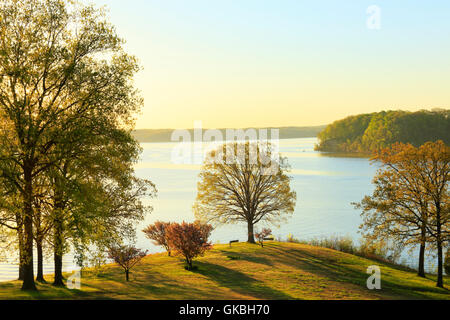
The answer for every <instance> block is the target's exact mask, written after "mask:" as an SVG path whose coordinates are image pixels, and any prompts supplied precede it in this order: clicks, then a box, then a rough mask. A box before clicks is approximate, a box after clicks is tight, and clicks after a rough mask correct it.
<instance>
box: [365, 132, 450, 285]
mask: <svg viewBox="0 0 450 320" xmlns="http://www.w3.org/2000/svg"><path fill="white" fill-rule="evenodd" d="M374 159H375V160H377V161H379V163H380V164H381V166H382V167H381V169H380V170H379V171H378V173H377V175H376V176H375V178H374V184H375V191H374V193H373V195H372V196H370V197H369V196H367V197H365V198H364V200H363V201H362V202H361V203H360V204H358V205H357V207H360V208H362V209H363V210H364V211H363V218H364V224H363V225H362V226H361V228H362V229H364V230H365V231H366V232H367V233H369V234H370V236H371V237H374V238H393V239H394V240H396V241H402V242H403V243H404V244H405V245H409V244H417V243H419V244H420V254H419V275H420V276H425V267H424V261H425V248H426V244H427V243H431V244H432V245H433V246H434V247H435V248H436V249H437V255H438V281H437V286H438V287H443V278H442V274H443V246H444V245H445V244H446V243H448V241H449V228H450V216H449V215H450V214H449V191H448V182H449V169H450V165H449V163H450V148H449V147H448V146H446V145H445V144H444V143H443V142H442V141H438V142H435V143H433V142H428V143H425V144H424V145H423V146H421V147H419V148H416V147H414V146H412V145H410V144H408V145H405V144H401V143H397V144H394V145H393V146H392V147H390V148H386V149H383V150H381V151H379V152H377V154H376V156H375V157H374Z"/></svg>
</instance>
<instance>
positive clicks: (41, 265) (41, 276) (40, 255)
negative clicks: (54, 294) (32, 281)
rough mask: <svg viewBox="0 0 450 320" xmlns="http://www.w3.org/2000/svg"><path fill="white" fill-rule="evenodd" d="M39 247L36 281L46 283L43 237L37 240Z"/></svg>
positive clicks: (37, 246)
mask: <svg viewBox="0 0 450 320" xmlns="http://www.w3.org/2000/svg"><path fill="white" fill-rule="evenodd" d="M36 248H37V275H36V281H38V282H41V283H46V281H45V279H44V255H43V250H42V239H38V240H36Z"/></svg>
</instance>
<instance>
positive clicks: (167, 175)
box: [0, 138, 414, 281]
mask: <svg viewBox="0 0 450 320" xmlns="http://www.w3.org/2000/svg"><path fill="white" fill-rule="evenodd" d="M316 142H317V139H316V138H306V139H289V140H281V142H280V151H281V152H282V154H283V155H284V156H286V157H287V158H288V159H289V163H290V165H291V167H292V171H291V173H290V175H291V176H292V177H293V180H292V188H293V189H294V190H295V191H296V192H297V206H296V208H295V212H294V214H293V215H292V216H291V217H289V218H288V220H287V221H286V222H284V223H283V224H282V225H281V226H279V227H275V226H270V227H271V228H272V231H273V234H274V236H276V237H280V238H286V237H287V236H288V234H292V235H293V236H294V237H296V238H298V239H312V238H317V237H326V236H332V235H341V236H350V237H352V238H353V239H354V240H358V239H359V238H360V235H359V234H358V227H359V225H360V223H361V218H360V213H359V212H358V211H356V210H355V209H354V208H353V207H352V205H351V203H352V202H358V201H360V200H361V199H362V197H363V196H364V195H366V194H371V192H372V185H371V180H372V178H373V176H374V174H375V172H376V167H375V166H374V165H372V164H371V163H370V161H369V160H368V159H365V158H345V157H331V156H327V155H324V154H321V153H318V152H315V151H314V145H315V143H316ZM175 146H176V144H174V143H145V144H142V147H143V149H144V151H143V154H142V161H141V162H140V163H139V164H138V165H137V166H136V172H137V174H138V176H140V177H142V178H148V179H150V180H152V181H153V182H154V183H155V184H156V186H157V188H158V197H157V198H156V199H152V200H148V199H146V200H145V201H150V203H151V204H152V205H153V207H154V211H153V213H152V214H151V215H149V216H148V217H147V218H146V219H145V221H144V222H143V223H142V224H141V225H139V226H138V229H137V230H138V243H137V245H138V246H139V247H141V248H145V249H149V250H150V252H159V251H161V248H159V247H155V246H153V245H152V244H151V243H150V241H149V240H147V239H146V238H145V237H144V235H143V233H142V232H141V231H140V230H142V229H143V228H144V226H146V225H148V224H151V223H153V222H155V221H156V220H163V221H176V222H182V221H183V220H184V221H188V222H190V221H194V220H195V218H194V214H193V212H192V209H191V208H192V205H193V203H194V201H195V197H196V189H197V182H198V175H199V172H200V166H199V165H176V164H173V163H172V161H171V155H172V150H173V148H174V147H175ZM262 226H263V225H261V226H260V227H262ZM246 233H247V231H246V226H245V225H244V224H241V225H229V226H221V227H218V228H217V229H215V230H214V232H213V234H212V241H213V242H214V243H228V242H229V241H230V240H237V239H239V240H241V241H246V238H247V237H246ZM413 261H414V260H412V262H411V263H414V262H413ZM52 269H53V268H52V266H51V264H47V265H46V272H49V273H51V272H52ZM64 269H65V270H67V271H69V270H72V269H74V266H73V263H72V261H71V259H70V256H67V257H66V259H65V263H64ZM15 278H17V266H16V265H15V264H13V263H9V264H5V263H3V264H0V281H4V280H11V279H15Z"/></svg>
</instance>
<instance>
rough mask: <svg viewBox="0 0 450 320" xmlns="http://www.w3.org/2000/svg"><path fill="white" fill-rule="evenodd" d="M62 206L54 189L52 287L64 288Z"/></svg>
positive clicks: (57, 192)
mask: <svg viewBox="0 0 450 320" xmlns="http://www.w3.org/2000/svg"><path fill="white" fill-rule="evenodd" d="M62 212H63V204H62V196H61V194H60V192H59V191H58V188H57V187H56V190H55V208H54V234H53V246H54V247H53V256H54V262H55V280H54V282H53V285H54V286H56V287H64V281H63V280H64V278H63V274H62V267H63V253H64V226H63V223H64V222H63V216H62V215H63V214H62Z"/></svg>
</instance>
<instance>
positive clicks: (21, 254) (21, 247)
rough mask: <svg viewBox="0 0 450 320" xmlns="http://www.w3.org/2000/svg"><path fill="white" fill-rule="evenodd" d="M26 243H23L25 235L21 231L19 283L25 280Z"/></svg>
mask: <svg viewBox="0 0 450 320" xmlns="http://www.w3.org/2000/svg"><path fill="white" fill-rule="evenodd" d="M24 245H25V244H24V241H23V235H22V231H21V230H20V231H19V279H18V280H19V281H23V279H24V272H23V262H24V261H25V260H24V259H25V256H24V254H23V250H24Z"/></svg>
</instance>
